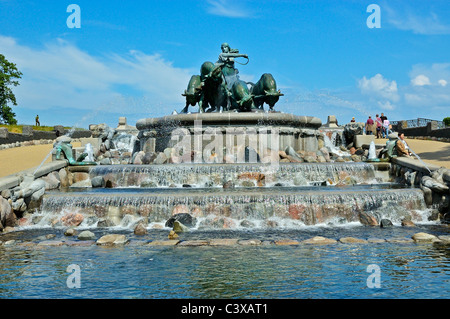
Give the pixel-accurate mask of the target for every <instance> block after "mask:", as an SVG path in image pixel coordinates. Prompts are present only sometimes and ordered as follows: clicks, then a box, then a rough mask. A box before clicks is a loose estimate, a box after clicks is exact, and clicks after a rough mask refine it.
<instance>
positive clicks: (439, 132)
mask: <svg viewBox="0 0 450 319" xmlns="http://www.w3.org/2000/svg"><path fill="white" fill-rule="evenodd" d="M403 122H404V121H403ZM394 130H395V131H398V132H399V133H405V136H407V137H430V138H436V139H443V140H444V141H446V142H450V127H447V128H441V129H438V128H437V122H435V121H433V122H429V123H428V124H427V126H422V127H404V126H402V121H400V122H399V124H398V125H397V126H396V127H395V128H394Z"/></svg>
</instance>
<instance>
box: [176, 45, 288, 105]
mask: <svg viewBox="0 0 450 319" xmlns="http://www.w3.org/2000/svg"><path fill="white" fill-rule="evenodd" d="M239 57H244V58H247V59H248V56H247V55H246V54H240V53H239V51H238V50H236V49H231V48H230V47H229V45H228V44H227V43H224V44H222V53H221V54H220V56H219V61H217V63H215V64H214V63H212V62H205V63H203V64H202V66H201V68H200V75H193V76H192V77H191V79H190V81H189V84H188V86H187V89H186V90H185V91H184V93H183V94H182V95H183V96H185V97H186V106H185V107H184V109H183V110H182V111H181V113H187V112H188V109H189V106H195V105H196V104H198V107H199V112H200V113H202V112H219V111H220V110H223V111H232V110H234V111H238V112H251V111H256V110H264V103H266V104H268V105H269V110H270V111H273V107H274V105H275V104H276V103H277V102H278V100H279V98H280V96H283V94H282V93H281V92H280V90H277V84H276V82H275V79H274V78H273V76H272V75H271V74H270V73H264V74H263V75H262V76H261V78H260V79H259V81H258V82H256V84H253V83H251V82H244V81H242V80H240V79H239V76H238V73H239V71H238V70H237V69H236V68H235V67H234V62H235V60H234V59H235V58H239ZM247 63H248V62H247Z"/></svg>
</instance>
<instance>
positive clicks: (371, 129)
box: [350, 113, 413, 157]
mask: <svg viewBox="0 0 450 319" xmlns="http://www.w3.org/2000/svg"><path fill="white" fill-rule="evenodd" d="M350 122H356V120H355V118H354V117H352V120H351V121H350ZM365 132H366V135H376V138H387V137H388V135H389V134H390V133H392V132H393V131H392V125H391V123H390V122H389V120H388V118H387V116H386V115H384V113H381V116H379V115H378V114H377V115H376V117H375V120H374V119H372V116H370V115H369V118H368V119H367V121H366V124H365ZM395 146H396V153H397V156H407V157H409V156H411V155H412V154H413V153H412V151H411V149H410V148H409V146H408V144H407V143H406V141H405V134H404V133H399V134H398V140H397V142H396V145H395Z"/></svg>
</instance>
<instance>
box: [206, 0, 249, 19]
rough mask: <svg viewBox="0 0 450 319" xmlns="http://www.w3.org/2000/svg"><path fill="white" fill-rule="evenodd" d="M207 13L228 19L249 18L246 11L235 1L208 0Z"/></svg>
mask: <svg viewBox="0 0 450 319" xmlns="http://www.w3.org/2000/svg"><path fill="white" fill-rule="evenodd" d="M208 3H209V5H210V6H209V8H208V9H207V11H208V13H210V14H214V15H218V16H223V17H228V18H247V17H249V16H250V14H249V12H248V10H246V9H244V8H242V7H241V6H240V5H238V3H239V2H237V1H230V0H208Z"/></svg>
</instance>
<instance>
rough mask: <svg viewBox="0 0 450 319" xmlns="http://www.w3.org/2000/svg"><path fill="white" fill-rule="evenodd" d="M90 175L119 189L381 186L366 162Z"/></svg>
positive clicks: (95, 171)
mask: <svg viewBox="0 0 450 319" xmlns="http://www.w3.org/2000/svg"><path fill="white" fill-rule="evenodd" d="M90 175H91V176H92V177H95V176H104V177H105V178H106V179H108V180H110V181H111V182H113V183H114V184H115V185H117V187H139V186H140V187H169V186H171V185H172V187H173V186H178V187H181V186H183V185H189V186H190V187H206V186H210V187H211V186H217V187H222V186H223V184H224V183H225V182H229V181H231V182H234V183H235V185H236V186H240V185H241V184H240V183H239V182H240V181H244V180H253V181H254V182H255V183H254V184H255V186H274V185H277V186H313V185H322V184H328V185H339V184H340V183H341V184H342V183H343V182H347V184H349V183H350V184H360V183H367V184H376V183H378V181H377V180H376V178H375V171H374V167H373V165H372V164H369V163H364V162H359V163H302V164H301V165H295V164H291V163H286V164H285V163H280V165H279V166H277V167H275V168H273V167H271V166H270V165H266V164H233V165H226V164H194V165H190V164H176V165H166V164H163V165H108V166H97V167H93V168H92V169H91V170H90ZM247 185H248V184H247Z"/></svg>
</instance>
